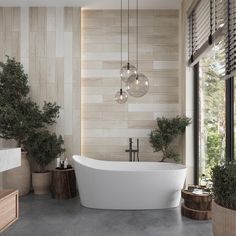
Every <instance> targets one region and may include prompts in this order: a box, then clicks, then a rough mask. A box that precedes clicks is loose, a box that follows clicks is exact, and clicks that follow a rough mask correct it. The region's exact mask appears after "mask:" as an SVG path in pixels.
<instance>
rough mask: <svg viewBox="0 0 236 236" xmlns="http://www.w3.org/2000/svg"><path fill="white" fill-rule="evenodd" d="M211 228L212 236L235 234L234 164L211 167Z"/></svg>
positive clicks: (235, 195)
mask: <svg viewBox="0 0 236 236" xmlns="http://www.w3.org/2000/svg"><path fill="white" fill-rule="evenodd" d="M212 182H213V188H212V191H213V196H214V200H213V203H212V228H213V234H214V236H222V235H227V236H236V164H235V163H229V164H225V165H221V166H220V165H217V166H215V167H214V168H213V169H212Z"/></svg>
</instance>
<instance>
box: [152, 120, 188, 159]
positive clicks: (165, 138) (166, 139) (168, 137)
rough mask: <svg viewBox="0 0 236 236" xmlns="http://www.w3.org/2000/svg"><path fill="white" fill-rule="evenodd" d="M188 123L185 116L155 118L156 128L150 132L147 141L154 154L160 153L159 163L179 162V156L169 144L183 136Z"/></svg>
mask: <svg viewBox="0 0 236 236" xmlns="http://www.w3.org/2000/svg"><path fill="white" fill-rule="evenodd" d="M190 123H191V119H190V118H188V117H185V116H182V117H181V116H176V117H174V118H166V117H162V118H157V127H156V128H155V129H154V130H152V131H151V133H150V137H149V141H150V143H151V145H152V147H153V149H154V152H162V159H161V162H164V161H165V160H166V159H173V160H175V161H176V162H177V161H179V154H178V153H177V152H176V151H175V148H173V147H172V146H171V144H172V142H173V141H174V139H175V138H177V137H178V136H180V135H183V134H184V132H185V128H186V126H188V125H189V124H190Z"/></svg>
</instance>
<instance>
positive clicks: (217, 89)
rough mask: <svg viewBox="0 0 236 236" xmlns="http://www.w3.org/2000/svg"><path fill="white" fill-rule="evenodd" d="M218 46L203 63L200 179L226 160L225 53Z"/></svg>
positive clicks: (201, 71)
mask: <svg viewBox="0 0 236 236" xmlns="http://www.w3.org/2000/svg"><path fill="white" fill-rule="evenodd" d="M220 49H221V45H220V44H218V45H216V46H214V47H213V48H212V49H211V50H210V51H209V52H208V53H207V54H205V55H204V57H202V58H201V60H200V62H199V158H200V159H199V165H200V166H199V177H200V178H201V176H202V175H203V174H204V175H206V177H207V178H210V176H211V168H212V167H214V166H215V165H216V164H219V163H221V162H224V160H225V143H226V141H225V138H226V135H225V133H226V119H225V81H224V80H222V79H221V76H222V71H223V63H224V61H223V51H222V50H220Z"/></svg>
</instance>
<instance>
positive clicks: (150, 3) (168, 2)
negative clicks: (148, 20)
mask: <svg viewBox="0 0 236 236" xmlns="http://www.w3.org/2000/svg"><path fill="white" fill-rule="evenodd" d="M127 1H128V0H123V4H124V7H125V3H126V4H127ZM180 1H181V0H139V8H141V9H178V8H179V3H180ZM135 5H136V0H130V6H131V8H135ZM0 6H80V7H83V8H85V9H119V8H120V0H0Z"/></svg>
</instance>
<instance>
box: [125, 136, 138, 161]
mask: <svg viewBox="0 0 236 236" xmlns="http://www.w3.org/2000/svg"><path fill="white" fill-rule="evenodd" d="M125 152H128V153H129V161H135V157H136V156H137V161H139V139H137V149H133V140H132V138H129V149H126V150H125Z"/></svg>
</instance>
